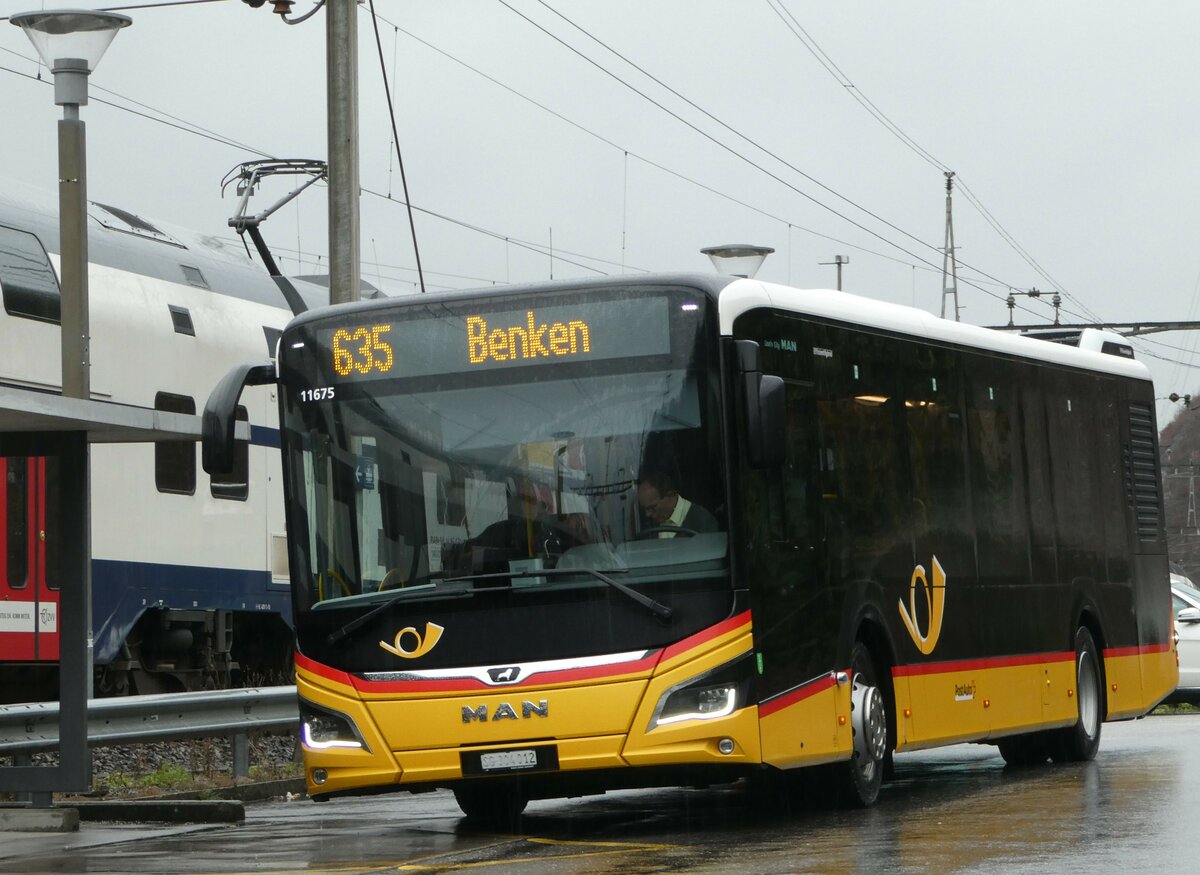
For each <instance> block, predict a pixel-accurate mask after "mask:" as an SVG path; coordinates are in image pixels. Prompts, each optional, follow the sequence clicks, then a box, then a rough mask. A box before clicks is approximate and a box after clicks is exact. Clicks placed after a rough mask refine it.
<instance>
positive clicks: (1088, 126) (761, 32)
mask: <svg viewBox="0 0 1200 875" xmlns="http://www.w3.org/2000/svg"><path fill="white" fill-rule="evenodd" d="M140 2H144V3H153V2H155V0H140ZM68 5H69V6H75V7H79V8H115V7H117V6H118V5H119V4H118V3H115V2H113V3H99V2H94V0H75V2H73V3H72V2H58V0H49V2H47V3H42V2H40V0H0V14H2V15H10V14H13V13H15V12H22V11H29V10H30V9H37V8H58V7H61V6H68ZM131 5H132V4H131ZM310 8H311V3H309V2H307V0H300V2H297V4H296V7H295V9H296V13H297V14H300V13H303V12H305V11H307V10H308V9H310ZM375 11H376V12H377V13H378V15H379V16H380V20H379V27H380V35H381V42H382V47H383V62H382V67H383V68H384V69H386V71H387V75H388V77H389V78H390V79H391V81H392V83H393V88H394V101H395V106H396V113H397V124H398V127H399V132H400V141H401V142H400V145H401V148H402V150H403V154H404V163H405V169H406V171H407V174H408V184H409V192H410V195H411V198H412V202H413V204H414V206H415V207H417V208H419V209H420V210H422V211H421V212H418V213H417V235H418V240H419V243H420V246H421V256H422V261H423V264H424V267H425V269H426V271H427V276H426V282H427V285H428V286H429V287H430V288H433V289H443V288H467V287H474V286H479V285H483V284H488V283H493V282H505V281H514V282H515V281H525V280H534V279H545V278H548V277H549V276H550V275H551V271H553V275H554V277H555V278H561V277H567V276H588V275H593V276H594V275H598V274H599V273H601V272H603V273H610V274H611V273H621V272H622V271H625V272H628V273H633V272H637V271H642V270H653V271H663V270H669V271H676V270H699V271H707V270H710V269H711V268H710V266H709V264H708V261H707V259H706V258H704V257H703V256H702V255H700V254H699V250H700V248H701V247H704V246H708V245H713V244H719V243H729V242H744V243H756V244H762V245H766V246H772V247H774V248H775V250H776V253H775V255H773V256H771V257H770V258H769V259H768V260H767V262H766V264H765V265H764V267H763V269H762V271H761V272H760V274H759V276H760V278H762V279H766V280H771V281H778V282H786V283H791V284H793V285H798V286H810V287H811V286H820V287H831V286H832V285H833V283H834V276H835V275H834V268H833V267H830V266H823V265H821V264H820V262H828V261H832V260H833V256H834V255H837V254H841V255H848V256H849V257H850V264H849V265H848V266H847V267H846V272H845V280H844V284H845V287H846V289H847V290H848V291H853V292H856V293H859V294H863V295H867V296H870V297H876V298H880V299H883V300H889V301H897V302H900V303H906V304H915V305H916V306H918V307H922V308H924V309H927V310H930V311H932V312H935V313H936V312H937V311H938V309H939V307H940V303H941V294H940V288H941V272H940V268H941V255H940V253H939V252H938V248H939V247H941V245H942V238H943V230H944V218H945V217H944V210H945V193H944V178H943V176H942V170H943V169H944V168H949V169H952V170H954V171H956V172H957V174H958V176H959V179H960V180H961V182H962V183H965V184H966V186H967V187H968V191H967V192H960V193H959V194H958V195H956V197H955V212H954V218H955V237H956V242H957V244H958V246H959V247H960V249H959V256H960V259H961V261H962V262H963V263H964V264H963V265H962V266H960V274H959V275H960V283H959V286H960V291H959V296H960V303H961V305H962V306H963V308H964V309H963V318H964V320H965V321H970V322H974V323H976V324H998V323H1003V322H1006V321H1007V318H1008V311H1007V309H1006V308H1005V306H1004V304H1003V299H1004V297H1005V296H1006V295H1007V294H1008V292H1009V288H1008V287H1009V286H1012V287H1013V288H1015V289H1020V290H1025V289H1029V288H1030V287H1034V286H1036V287H1038V288H1039V289H1041V290H1043V291H1044V292H1046V293H1047V294H1046V296H1045V297H1044V298H1043V299H1042V300H1043V301H1046V300H1048V298H1049V294H1050V293H1052V292H1053V291H1055V290H1056V289H1057V290H1059V291H1061V292H1062V293H1063V294H1064V319H1072V320H1074V319H1078V318H1081V317H1084V316H1096V317H1100V318H1103V319H1106V320H1132V319H1161V320H1180V319H1197V318H1200V305H1198V301H1197V292H1198V290H1200V251H1198V249H1197V247H1196V246H1195V245H1194V244H1193V241H1194V239H1195V238H1196V232H1197V228H1198V226H1200V205H1198V200H1197V197H1196V192H1197V188H1198V183H1200V167H1198V166H1197V157H1196V156H1198V155H1200V124H1198V123H1197V121H1196V120H1195V107H1196V106H1197V105H1200V100H1198V97H1200V95H1198V93H1197V92H1198V90H1200V70H1198V69H1197V67H1198V64H1197V54H1196V49H1195V46H1196V45H1197V44H1198V43H1200V4H1197V3H1195V2H1183V0H1178V2H1156V3H1153V4H1134V3H1129V2H1125V3H1118V2H1108V0H1058V2H1054V3H1046V2H1044V0H1042V2H1027V0H1010V2H1006V3H1003V4H1001V3H988V4H984V3H963V2H950V0H946V2H931V0H909V2H905V3H881V2H878V0H840V2H836V3H835V2H809V0H653V2H650V0H604V2H599V0H590V2H588V0H544V2H543V0H375ZM126 14H128V15H130V16H131V17H132V18H133V19H134V23H133V25H132V26H131V27H130V28H128V29H126V30H124V31H123V32H122V33H121V34H120V35H119V36H118V37H117V39H116V41H115V42H114V43H113V45H112V47H111V48H110V49H109V51H108V53H107V55H106V56H105V58H104V60H103V62H102V63H101V64H100V67H99V69H98V70H97V72H96V73H95V74H94V75H93V76H92V81H91V86H92V90H91V94H92V97H93V102H92V103H91V104H90V105H89V106H88V107H86V108H85V109H84V110H83V117H84V119H85V120H86V121H87V123H88V150H89V151H88V159H89V194H90V196H91V197H92V199H93V200H99V201H103V202H107V203H113V204H116V205H119V206H122V207H125V208H127V209H130V210H132V211H134V212H137V213H139V214H142V215H145V216H146V217H148V218H154V219H157V220H160V221H163V222H168V223H173V224H177V225H183V226H187V227H191V228H194V229H197V230H202V231H208V232H212V233H228V229H227V228H226V220H227V219H228V217H229V216H230V215H231V214H232V211H233V209H234V201H233V198H232V197H227V198H226V199H225V200H222V199H221V198H220V188H219V183H220V180H221V178H222V176H223V175H224V174H225V173H226V172H227V171H228V170H229V169H231V168H232V167H233V166H235V165H236V164H238V163H239V162H241V161H245V160H251V159H254V158H259V157H264V156H266V155H271V156H277V157H311V158H323V157H325V152H326V141H325V79H324V75H325V70H324V68H325V61H324V57H325V56H324V39H325V20H324V13H323V12H318V13H317V14H316V15H315V16H314V17H313V18H312V19H310V20H309V21H308V22H306V23H304V24H300V25H297V26H286V25H284V24H283V22H282V21H281V20H279V18H278V17H277V16H275V15H272V14H271V12H270V4H269V3H268V4H267V5H266V6H264V7H262V8H259V9H251V8H249V7H248V6H246V5H245V4H244V3H242V2H240V0H224V2H212V3H205V4H196V5H190V6H176V7H170V8H157V9H155V8H147V9H133V10H129V11H128V12H127V13H126ZM358 23H359V54H360V57H359V61H360V97H361V108H360V123H361V160H362V185H363V188H364V194H363V200H362V242H363V248H362V258H363V275H364V277H365V278H366V279H368V280H370V281H372V282H374V283H376V284H377V285H381V286H382V287H383V288H384V289H385V290H387V291H389V292H393V293H402V292H405V291H411V290H412V288H413V283H414V281H415V272H414V270H413V267H414V266H415V260H414V257H413V251H412V243H411V239H410V235H409V229H408V225H407V218H406V215H405V211H404V208H403V206H402V203H401V201H402V199H403V196H402V189H401V185H400V177H399V173H398V170H397V168H396V161H395V157H394V151H393V146H392V136H391V129H390V125H389V120H388V117H387V103H386V101H385V99H384V95H383V88H382V82H381V62H380V57H379V54H378V53H377V49H376V43H375V33H374V29H373V27H372V22H371V17H370V14H369V4H367V5H366V6H362V7H360V12H359V16H358ZM398 28H399V29H398ZM802 37H803V39H802ZM597 40H598V41H599V42H597ZM605 46H607V48H605ZM35 58H36V55H35V53H34V51H33V48H32V46H31V45H30V44H29V42H28V41H27V40H26V38H25V36H24V35H23V34H22V33H21V31H20V30H19V29H18V28H16V27H12V26H10V25H7V24H2V25H0V119H3V122H2V123H0V178H3V180H4V182H5V184H9V185H17V184H21V185H30V186H33V187H34V188H37V189H41V190H43V191H44V192H47V193H48V194H49V195H51V196H52V195H53V192H54V189H55V185H56V179H57V175H56V168H55V163H56V158H57V153H56V147H55V127H54V122H55V120H56V119H57V118H58V117H59V114H60V110H59V109H58V108H57V107H55V106H54V105H53V97H52V90H51V87H50V84H49V79H50V76H49V74H48V73H47V72H46V71H45V70H39V65H38V64H37V63H36V62H35V60H34V59H35ZM639 68H640V69H639ZM39 74H40V76H41V79H42V81H40V82H39V81H37V79H36V78H33V77H37V76H38V75H39ZM623 83H627V84H623ZM635 89H636V90H635ZM638 92H640V94H639V93H638ZM855 94H857V95H858V96H859V98H861V100H856V99H855ZM100 100H104V101H109V102H111V103H112V104H116V105H117V106H114V105H108V104H105V103H101V102H99V101H100ZM652 101H653V102H652ZM864 101H866V102H869V103H870V104H871V105H872V106H873V107H875V108H876V109H877V110H878V111H879V112H881V113H882V114H883V115H884V116H885V117H886V118H887V119H888V120H890V122H891V123H892V124H894V125H895V126H896V127H897V128H898V129H899V131H900V132H902V134H903V136H904V137H907V138H909V139H910V142H911V143H915V144H916V146H917V147H918V148H914V147H913V146H912V145H911V144H906V143H905V142H904V141H903V140H902V139H901V137H900V136H898V135H897V134H896V133H895V132H893V131H889V129H888V128H887V127H886V126H885V125H884V124H883V123H881V121H880V120H879V119H877V118H876V117H874V116H873V115H872V114H870V113H869V112H868V111H867V109H866V108H864V106H863V102H864ZM656 103H657V104H658V105H656ZM118 107H121V108H118ZM130 109H134V110H136V113H141V114H136V113H135V112H132V111H130ZM167 114H170V116H173V117H174V118H173V119H168V118H167ZM164 121H167V122H169V124H168V123H164ZM735 132H736V133H735ZM739 135H740V136H739ZM922 152H923V153H924V154H922ZM284 190H285V189H284V187H283V183H277V184H276V186H275V187H270V188H265V189H264V190H263V192H262V193H261V194H260V195H259V196H258V197H257V198H256V199H255V201H254V202H253V206H255V207H256V208H257V209H263V208H264V207H265V206H267V205H268V204H269V203H270V202H273V200H274V199H275V198H276V197H278V196H280V195H282V194H283V193H284ZM389 194H390V196H391V200H389ZM968 194H971V195H973V196H974V197H973V198H969V197H968V196H967V195H968ZM972 200H974V201H975V203H974V204H973V203H972ZM976 204H981V205H982V206H983V207H984V208H985V209H986V210H987V211H988V212H990V214H991V217H992V222H989V221H988V220H987V218H986V217H985V216H984V215H983V214H982V213H981V211H980V210H979V209H978V208H977V206H976ZM325 211H326V200H325V192H324V190H323V189H313V190H311V191H310V192H308V193H306V194H305V195H303V196H302V198H301V199H300V201H299V202H298V203H297V204H296V205H294V206H288V207H287V208H285V209H284V210H283V211H281V213H280V214H278V215H277V216H275V217H273V218H272V219H271V220H270V221H269V222H268V223H267V224H266V225H265V226H264V233H265V235H266V237H267V240H268V242H270V243H271V244H272V246H273V247H274V248H276V250H277V251H278V252H279V254H280V255H281V256H282V263H283V266H284V269H285V270H286V271H287V272H289V273H297V272H303V273H312V272H316V271H322V272H323V271H324V266H323V264H322V265H318V263H317V259H318V257H321V258H323V257H324V254H325V250H326V237H325V214H326V213H325ZM424 211H428V212H424ZM435 214H436V215H435ZM839 214H840V215H839ZM872 214H873V215H872ZM993 222H994V223H995V224H993ZM996 225H999V227H1000V228H1001V229H1003V232H1004V233H1002V232H1001V231H1000V230H998V229H997V227H995V226H996ZM860 226H861V227H860ZM472 229H484V231H486V232H490V233H484V232H483V231H480V230H472ZM872 232H873V233H872ZM551 234H552V235H553V248H554V252H555V257H554V258H553V259H551V258H550V257H549V255H548V254H547V250H548V247H549V245H550V242H551ZM819 235H826V236H824V237H823V236H819ZM876 235H877V236H876ZM1005 235H1007V236H1008V237H1009V238H1011V239H1012V240H1014V241H1015V242H1016V244H1017V245H1018V246H1019V247H1020V249H1021V250H1022V252H1023V253H1024V254H1022V252H1019V251H1018V250H1017V248H1014V246H1013V245H1011V243H1010V242H1008V241H1007V240H1006V239H1005ZM828 238H833V239H828ZM1021 305H1022V306H1023V307H1027V308H1028V310H1026V311H1025V312H1022V311H1021V310H1018V314H1017V315H1018V322H1022V321H1024V322H1029V321H1043V320H1048V319H1049V317H1050V315H1051V311H1050V309H1049V307H1048V306H1046V305H1045V304H1041V305H1038V304H1032V303H1030V302H1029V301H1028V299H1025V298H1022V299H1021ZM1154 341H1155V342H1154V343H1151V342H1146V341H1143V342H1140V343H1139V344H1138V354H1139V357H1140V358H1141V359H1142V360H1143V361H1145V362H1146V363H1147V364H1149V365H1150V367H1151V370H1152V371H1153V373H1154V376H1155V382H1156V387H1157V394H1159V395H1162V396H1165V395H1167V394H1168V393H1169V392H1172V391H1176V392H1180V393H1184V392H1194V393H1196V394H1198V395H1200V370H1197V369H1196V368H1195V367H1184V366H1182V365H1181V364H1179V363H1186V364H1191V363H1192V362H1197V363H1200V356H1197V355H1196V352H1195V350H1196V349H1197V347H1198V346H1200V333H1197V332H1191V333H1173V334H1164V335H1156V336H1155V337H1154ZM1154 356H1157V357H1158V358H1154ZM1173 412H1174V408H1173V407H1172V406H1171V405H1169V404H1167V403H1165V402H1164V403H1160V406H1159V417H1160V424H1165V422H1166V421H1167V418H1168V417H1169V416H1170V415H1172V414H1173Z"/></svg>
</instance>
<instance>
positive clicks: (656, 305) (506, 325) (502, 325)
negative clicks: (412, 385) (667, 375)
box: [318, 297, 671, 381]
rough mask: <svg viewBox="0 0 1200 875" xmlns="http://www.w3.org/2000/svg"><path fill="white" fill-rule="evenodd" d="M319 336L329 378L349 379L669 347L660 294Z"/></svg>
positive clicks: (377, 324)
mask: <svg viewBox="0 0 1200 875" xmlns="http://www.w3.org/2000/svg"><path fill="white" fill-rule="evenodd" d="M380 315H381V317H382V316H383V314H380ZM318 340H319V342H320V344H321V346H322V347H323V348H324V349H326V350H328V355H329V359H328V361H329V363H330V365H331V366H332V369H333V374H334V376H335V378H336V379H339V380H356V381H357V380H373V379H382V378H386V377H417V376H426V375H430V374H445V373H460V372H463V371H472V370H486V369H492V368H501V367H509V368H511V367H520V366H533V365H540V364H550V363H552V362H568V361H575V360H585V359H589V360H590V359H614V358H627V357H630V356H647V355H661V354H663V353H668V352H670V350H671V337H670V324H669V321H668V317H667V299H666V298H665V297H654V298H635V299H625V300H615V301H599V302H591V303H587V304H579V305H569V306H554V307H538V306H536V305H530V306H528V307H525V308H523V309H520V310H501V311H483V310H480V311H476V312H466V313H455V314H447V315H444V316H442V315H438V316H432V317H428V318H417V319H386V318H379V319H378V320H373V321H370V322H366V321H364V322H361V323H358V324H353V325H345V326H342V327H339V328H331V329H325V330H323V331H320V332H318Z"/></svg>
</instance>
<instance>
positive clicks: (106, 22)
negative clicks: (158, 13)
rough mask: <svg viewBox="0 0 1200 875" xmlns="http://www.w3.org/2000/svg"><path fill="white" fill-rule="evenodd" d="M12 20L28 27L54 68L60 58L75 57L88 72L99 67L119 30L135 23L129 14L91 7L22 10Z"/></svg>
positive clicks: (34, 42) (44, 59)
mask: <svg viewBox="0 0 1200 875" xmlns="http://www.w3.org/2000/svg"><path fill="white" fill-rule="evenodd" d="M8 20H9V21H10V22H11V23H13V24H15V25H17V27H19V28H21V30H23V31H25V35H26V36H27V37H29V41H30V42H32V43H33V47H34V48H35V49H37V53H38V55H40V56H41V59H42V63H43V64H45V65H46V66H47V67H49V68H50V70H51V71H52V72H53V71H54V69H55V67H56V66H57V62H58V60H59V59H60V58H74V59H79V60H82V61H83V63H84V64H85V65H86V72H87V73H91V72H92V71H93V70H95V69H96V65H97V64H99V63H100V59H101V58H102V57H103V56H104V52H105V50H106V49H108V47H109V44H111V43H112V41H113V37H115V36H116V35H117V31H118V30H120V29H121V28H123V27H128V26H129V25H130V24H132V23H133V19H131V18H130V17H129V16H128V15H119V14H117V13H115V12H94V11H92V10H89V9H51V10H45V11H42V12H21V13H18V14H17V15H13V16H11V17H10V18H9V19H8ZM76 66H77V65H76ZM73 69H74V68H73Z"/></svg>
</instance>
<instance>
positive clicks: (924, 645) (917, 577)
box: [896, 556, 946, 656]
mask: <svg viewBox="0 0 1200 875" xmlns="http://www.w3.org/2000/svg"><path fill="white" fill-rule="evenodd" d="M917 581H920V583H921V594H922V595H924V596H925V607H926V608H927V609H928V611H929V630H928V631H927V632H925V633H924V634H922V633H921V626H920V624H919V621H918V619H917ZM896 604H897V605H898V606H899V608H900V619H901V620H903V621H904V625H905V627H906V628H907V629H908V634H909V635H910V636H912V640H913V644H915V645H917V650H919V651H921V652H922V653H923V654H925V655H926V656H928V655H929V654H931V653H933V648H935V647H937V643H938V636H940V635H941V634H942V614H943V611H944V610H945V607H946V572H945V570H944V569H943V568H942V563H940V562H938V558H937V557H936V556H934V557H933V585H932V586H930V584H929V580H928V579H927V578H926V577H925V566H924V565H918V566H917V567H916V568H914V569H913V573H912V579H911V580H910V581H909V583H908V607H907V608H905V606H904V599H898V600H897V602H896Z"/></svg>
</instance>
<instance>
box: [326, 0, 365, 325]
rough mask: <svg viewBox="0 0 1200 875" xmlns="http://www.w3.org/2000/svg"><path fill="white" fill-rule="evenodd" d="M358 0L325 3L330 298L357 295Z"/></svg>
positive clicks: (338, 299)
mask: <svg viewBox="0 0 1200 875" xmlns="http://www.w3.org/2000/svg"><path fill="white" fill-rule="evenodd" d="M357 13H358V4H357V3H355V0H329V2H327V3H326V4H325V62H326V101H327V107H328V128H329V302H330V303H331V304H340V303H344V302H346V301H357V300H358V298H359V249H360V244H359V222H358V199H359V178H358V26H357V25H358V20H357V18H356V17H355V16H356V15H357Z"/></svg>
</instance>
